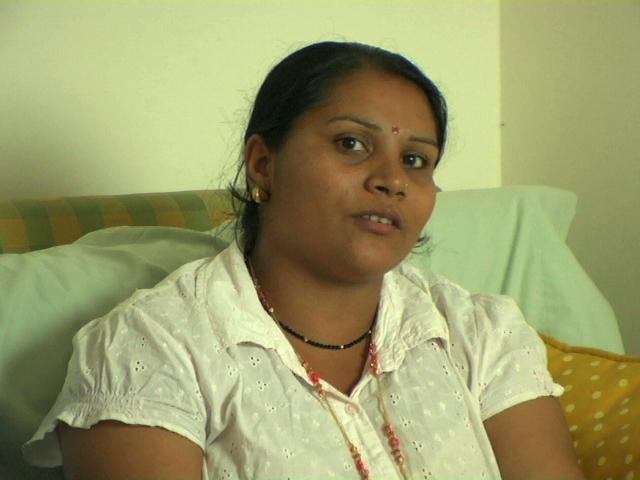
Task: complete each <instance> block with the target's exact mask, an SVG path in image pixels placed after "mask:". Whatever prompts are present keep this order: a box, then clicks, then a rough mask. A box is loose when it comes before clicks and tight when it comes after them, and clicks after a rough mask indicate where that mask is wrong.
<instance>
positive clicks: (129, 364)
mask: <svg viewBox="0 0 640 480" xmlns="http://www.w3.org/2000/svg"><path fill="white" fill-rule="evenodd" d="M205 412H206V410H205V406H204V402H203V400H202V394H201V393H200V390H199V387H198V382H197V375H196V373H195V368H194V366H193V365H192V362H191V357H190V355H189V354H188V352H187V351H186V349H185V347H184V346H183V345H181V344H180V343H179V342H177V341H176V339H175V338H174V336H173V335H172V333H171V332H170V331H168V330H167V328H166V327H165V326H164V325H161V324H159V323H158V322H156V321H155V320H154V318H152V316H151V315H149V314H148V313H146V312H145V311H142V310H140V309H139V308H137V307H136V306H135V304H134V303H133V302H128V303H127V304H125V305H123V306H121V307H118V308H117V309H116V310H114V311H113V312H112V313H111V314H109V315H108V316H106V317H104V318H101V319H98V320H94V321H93V322H91V323H89V324H88V325H87V326H86V327H84V328H83V329H82V330H80V331H79V332H78V333H77V334H76V336H75V337H74V340H73V355H72V357H71V360H70V361H69V366H68V369H67V376H66V379H65V383H64V386H63V388H62V391H61V393H60V394H59V396H58V398H57V400H56V403H55V404H54V406H53V408H52V409H51V411H50V412H49V413H48V415H47V416H46V417H45V419H44V421H43V422H42V424H41V425H40V427H39V429H38V430H37V432H36V433H35V435H34V436H33V438H32V439H31V440H30V441H29V442H27V444H25V446H24V454H25V458H27V460H28V461H30V462H31V463H33V464H34V465H38V466H45V467H51V466H57V465H60V464H61V463H62V457H61V453H60V448H59V445H58V441H57V435H56V433H55V428H56V426H57V423H58V422H59V421H63V422H65V423H67V424H69V425H71V426H74V427H78V428H89V427H91V426H92V425H94V424H96V423H97V422H99V421H102V420H117V421H120V422H124V423H127V424H136V425H145V426H152V427H163V428H165V429H167V430H170V431H172V432H175V433H178V434H180V435H182V436H184V437H186V438H188V439H189V440H191V441H193V442H194V443H196V444H197V445H199V446H200V447H202V448H204V446H205V439H206V433H205V427H204V425H205V417H206V413H205Z"/></svg>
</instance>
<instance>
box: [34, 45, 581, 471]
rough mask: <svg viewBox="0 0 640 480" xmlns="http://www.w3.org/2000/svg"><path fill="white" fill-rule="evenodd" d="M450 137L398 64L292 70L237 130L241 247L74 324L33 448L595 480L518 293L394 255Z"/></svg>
mask: <svg viewBox="0 0 640 480" xmlns="http://www.w3.org/2000/svg"><path fill="white" fill-rule="evenodd" d="M445 138H446V108H445V103H444V100H443V98H442V97H441V95H440V93H439V92H438V90H437V88H436V87H435V86H434V85H433V84H432V83H431V82H430V81H429V80H428V79H427V78H426V77H425V76H424V75H423V74H422V73H421V72H420V71H419V70H418V69H417V68H416V67H415V66H414V65H412V64H411V63H410V62H408V61H407V60H406V59H404V58H403V57H401V56H399V55H396V54H393V53H390V52H386V51H384V50H380V49H377V48H373V47H369V46H365V45H360V44H350V43H333V42H325V43H320V44H315V45H311V46H308V47H306V48H303V49H302V50H299V51H297V52H295V53H293V54H292V55H290V56H289V57H287V58H285V59H284V60H283V61H282V62H280V64H278V65H277V66H276V67H275V68H274V69H273V70H272V71H271V72H270V73H269V75H268V76H267V78H266V79H265V81H264V83H263V85H262V87H261V89H260V91H259V93H258V95H257V98H256V102H255V105H254V109H253V112H252V115H251V119H250V121H249V125H248V128H247V131H246V134H245V148H244V159H243V166H242V173H243V174H245V175H244V177H243V176H242V175H241V176H240V177H239V178H246V187H247V188H246V197H243V194H244V191H239V190H236V192H235V194H236V196H237V197H239V198H241V199H242V200H244V203H245V205H244V208H243V212H242V222H241V232H240V235H239V238H238V241H237V243H235V244H233V245H231V246H230V247H229V248H228V249H227V250H225V251H224V252H223V253H221V254H220V255H218V256H217V257H216V258H215V259H204V260H201V261H198V262H195V263H192V264H189V265H186V266H184V267H182V268H181V269H179V270H178V271H177V272H175V273H174V274H172V275H171V276H170V277H169V278H168V279H166V280H165V281H163V282H161V283H160V284H159V285H158V286H157V287H156V288H154V289H152V290H148V291H143V292H138V293H137V294H136V295H134V297H132V299H130V300H129V301H127V302H125V303H124V304H123V305H120V306H119V307H118V308H116V309H115V310H114V311H113V312H112V313H110V314H109V315H108V316H107V317H106V318H103V319H100V320H98V321H94V322H92V323H91V324H89V325H88V326H87V327H85V328H84V329H83V330H81V332H79V334H78V335H77V336H76V338H75V340H74V356H73V358H72V360H71V362H70V367H69V372H68V377H67V381H66V383H65V387H64V388H63V392H62V393H61V395H60V397H59V399H58V401H57V403H56V405H55V406H54V408H53V409H52V412H51V413H50V414H49V416H48V417H47V419H45V421H44V422H43V426H42V427H41V429H40V430H39V432H38V433H37V434H36V436H35V437H34V440H32V442H31V444H30V445H28V446H27V452H29V450H30V451H31V454H30V456H31V458H39V459H40V461H41V463H42V462H44V461H45V460H43V459H48V461H49V463H50V464H55V463H56V462H59V461H62V460H63V463H64V467H65V471H66V474H67V475H68V477H69V478H92V479H98V478H153V479H160V478H205V477H210V478H358V477H360V478H363V479H366V478H499V477H500V476H501V475H502V477H504V478H519V479H520V478H564V479H568V478H582V475H581V473H580V471H579V468H578V467H577V465H576V460H575V457H574V454H573V450H572V446H571V441H570V437H569V435H568V432H567V428H566V424H565V423H564V419H563V415H562V412H561V411H560V409H559V407H558V404H557V402H556V400H555V399H554V398H553V396H557V395H559V393H560V388H559V387H558V386H557V385H555V384H554V383H553V382H552V381H551V379H550V377H549V374H548V372H547V371H546V368H545V356H544V348H543V346H542V345H541V342H540V340H539V339H538V338H537V336H536V334H535V332H534V331H532V330H531V328H530V327H528V326H527V325H526V323H524V321H523V320H522V318H521V315H520V313H519V311H518V310H517V307H515V305H514V304H513V302H512V301H511V300H509V299H507V298H505V297H499V296H492V295H470V294H469V293H467V292H466V291H464V290H462V289H461V288H460V287H458V286H456V285H454V284H452V283H451V282H448V281H447V280H445V279H443V278H441V277H439V276H437V275H435V274H430V273H421V272H418V271H416V270H414V269H412V268H410V267H408V266H405V265H401V262H402V260H403V259H404V258H405V257H406V256H407V255H408V254H409V252H410V251H411V249H412V248H413V247H414V246H415V245H416V242H418V241H419V239H420V235H421V232H422V230H423V227H424V225H425V223H426V222H427V220H428V218H429V216H430V215H431V212H432V210H433V207H434V204H435V198H436V186H435V183H434V177H433V175H434V170H435V167H436V165H437V164H438V161H439V160H440V157H441V156H442V152H443V148H444V144H445ZM243 190H244V189H243ZM56 433H57V437H56Z"/></svg>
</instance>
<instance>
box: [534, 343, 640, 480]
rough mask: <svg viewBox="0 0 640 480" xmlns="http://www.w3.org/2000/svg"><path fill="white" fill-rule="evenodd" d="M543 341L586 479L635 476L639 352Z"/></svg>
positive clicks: (639, 466) (639, 454)
mask: <svg viewBox="0 0 640 480" xmlns="http://www.w3.org/2000/svg"><path fill="white" fill-rule="evenodd" d="M543 340H544V341H545V344H546V346H547V355H548V361H549V370H550V371H551V374H552V375H553V378H554V380H555V381H556V382H557V383H559V384H561V385H562V386H563V387H564V388H565V393H564V395H563V396H562V397H560V402H561V404H562V407H563V408H564V411H565V415H566V417H567V421H568V423H569V429H570V431H571V434H572V436H573V439H574V446H575V449H576V453H577V455H578V458H579V459H580V461H581V465H582V469H583V471H584V473H585V475H586V476H587V478H589V479H603V480H604V479H620V480H622V479H627V480H631V479H633V478H636V479H637V478H640V441H639V439H640V355H633V356H632V355H626V356H625V355H616V354H613V353H610V352H606V351H602V350H598V349H594V348H584V347H572V346H569V345H567V344H565V343H562V342H560V341H558V340H555V339H553V338H551V337H548V336H543Z"/></svg>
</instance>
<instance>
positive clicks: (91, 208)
mask: <svg viewBox="0 0 640 480" xmlns="http://www.w3.org/2000/svg"><path fill="white" fill-rule="evenodd" d="M230 205H231V202H230V196H229V194H228V193H227V192H226V191H223V190H210V191H190V192H170V193H143V194H133V195H111V196H89V197H65V198H55V199H48V200H8V201H0V253H24V252H29V251H33V250H41V249H43V248H49V247H53V246H56V245H63V244H67V243H72V242H74V241H75V240H77V239H78V238H80V237H81V236H83V235H85V234H86V233H89V232H91V231H94V230H98V229H101V228H106V227H115V226H122V225H138V226H149V225H162V226H171V227H183V228H189V229H193V230H199V231H203V230H208V229H210V228H213V227H215V226H216V225H218V224H220V223H222V222H223V221H224V220H226V219H228V218H229V217H230V216H232V215H233V214H232V211H231V206H230Z"/></svg>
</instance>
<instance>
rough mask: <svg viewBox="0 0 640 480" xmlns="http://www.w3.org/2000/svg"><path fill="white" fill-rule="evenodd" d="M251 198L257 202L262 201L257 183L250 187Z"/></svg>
mask: <svg viewBox="0 0 640 480" xmlns="http://www.w3.org/2000/svg"><path fill="white" fill-rule="evenodd" d="M251 198H252V199H253V201H254V202H256V203H258V204H260V203H262V190H260V187H259V186H258V185H254V186H253V188H251Z"/></svg>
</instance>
